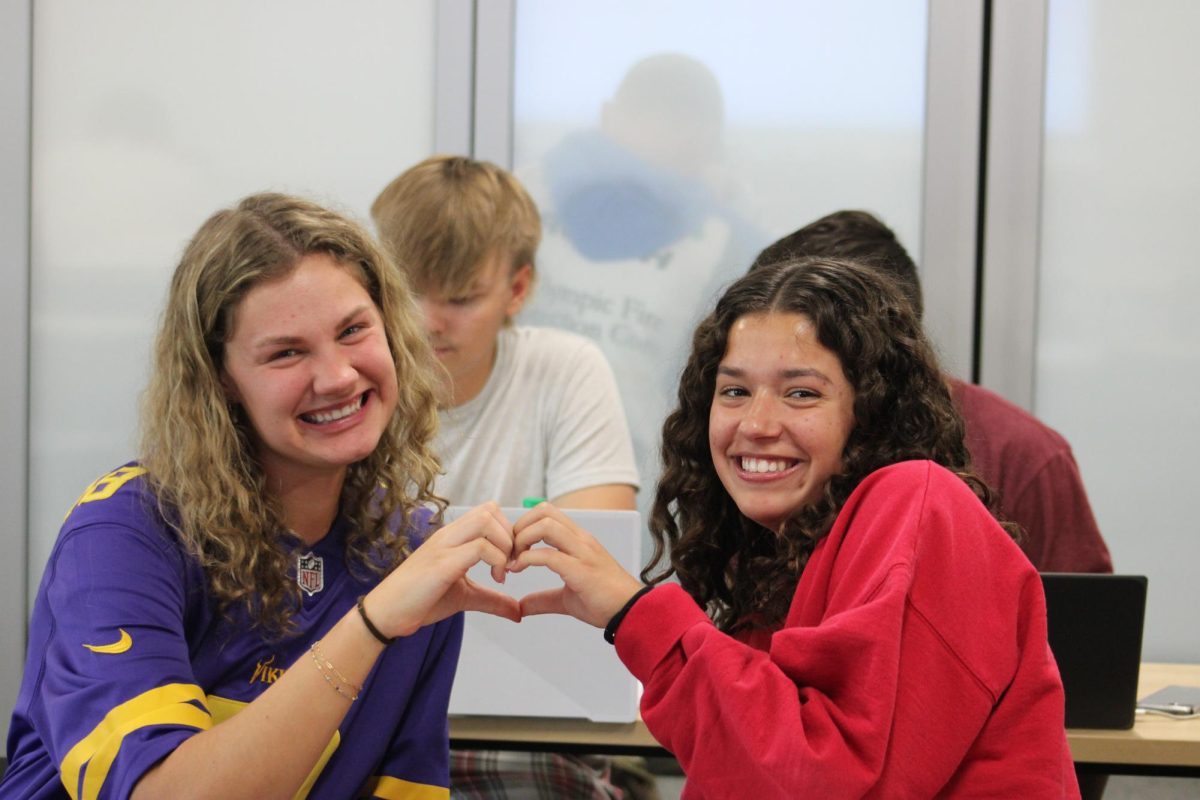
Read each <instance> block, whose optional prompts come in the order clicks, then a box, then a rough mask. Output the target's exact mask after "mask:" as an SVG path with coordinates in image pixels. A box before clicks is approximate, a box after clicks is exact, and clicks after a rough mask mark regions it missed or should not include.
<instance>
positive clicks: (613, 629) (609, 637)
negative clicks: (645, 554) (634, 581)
mask: <svg viewBox="0 0 1200 800" xmlns="http://www.w3.org/2000/svg"><path fill="white" fill-rule="evenodd" d="M653 588H654V586H653V585H651V586H643V587H642V588H641V589H638V591H637V594H635V595H634V596H633V597H631V598H629V602H627V603H626V604H625V605H623V606H621V610H620V611H618V612H617V613H615V614H613V617H612V619H610V620H609V621H608V624H607V625H605V626H604V641H606V642H608V643H609V644H616V643H617V628H619V627H621V621H622V620H624V619H625V615H626V614H628V613H629V609H631V608H633V604H634V603H636V602H637V601H638V600H641V599H642V595H644V594H645V593H646V592H648V591H650V590H651V589H653Z"/></svg>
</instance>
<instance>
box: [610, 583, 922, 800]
mask: <svg viewBox="0 0 1200 800" xmlns="http://www.w3.org/2000/svg"><path fill="white" fill-rule="evenodd" d="M902 584H903V581H902V580H892V581H891V582H890V583H889V584H885V585H883V586H881V587H879V589H878V591H876V592H874V594H873V596H871V597H868V598H864V600H865V602H864V603H863V604H862V605H860V606H858V607H856V608H853V609H849V610H847V611H845V612H843V613H840V614H836V615H834V616H833V617H831V618H829V619H828V620H827V621H826V622H824V623H823V624H822V625H820V626H816V627H797V628H787V629H785V630H783V631H780V632H778V633H776V634H775V635H774V637H772V643H771V648H770V650H769V651H762V650H757V649H755V648H753V647H751V646H749V645H746V644H743V643H741V642H739V641H737V640H735V639H733V638H732V637H730V636H728V635H726V634H724V633H722V632H721V631H719V630H717V628H716V627H715V626H714V625H713V624H712V622H711V621H710V620H709V619H708V617H707V616H705V614H704V613H703V612H702V611H701V610H700V608H699V607H698V606H697V605H696V604H695V602H694V601H693V600H692V599H691V598H690V597H689V596H688V595H687V594H686V593H685V592H684V591H683V589H681V588H680V587H678V586H675V585H666V586H662V587H659V588H657V589H655V590H654V591H652V592H650V593H649V594H648V595H647V596H646V597H644V598H642V600H641V601H639V602H638V603H637V604H636V605H635V606H634V607H633V609H631V611H630V614H629V616H628V617H627V618H626V619H625V622H624V624H623V625H622V626H621V629H620V631H619V633H618V636H617V640H616V644H617V652H618V655H620V657H621V658H622V660H623V661H624V662H625V663H626V665H627V666H628V667H629V669H630V671H631V672H633V674H634V675H635V676H637V677H638V678H639V679H640V680H641V681H642V682H643V684H644V686H645V692H644V694H643V697H642V718H643V720H644V721H645V723H646V726H647V727H648V728H649V729H650V731H651V733H653V734H654V736H655V737H656V738H657V739H658V740H659V741H660V742H661V743H662V744H663V745H664V746H665V747H666V748H667V749H668V750H670V751H671V752H672V753H674V754H675V756H676V758H678V759H679V762H680V764H681V765H682V766H683V769H684V772H685V773H686V774H687V776H688V781H689V784H694V786H695V788H697V789H699V790H700V792H701V794H702V796H704V797H712V798H718V797H804V796H811V797H854V796H860V795H862V794H864V793H865V792H867V791H868V790H869V789H870V787H871V786H873V785H874V784H875V782H876V781H877V780H878V778H879V775H880V773H881V771H882V765H883V760H884V754H885V751H886V744H887V740H888V730H889V728H890V727H891V722H892V716H893V710H894V708H895V687H896V684H897V669H898V661H899V645H898V641H897V637H896V635H894V634H893V635H890V636H889V635H882V636H881V635H879V632H880V630H881V629H882V628H884V627H889V626H890V627H891V628H892V629H893V630H895V631H898V630H899V628H900V622H901V616H902V612H903V608H904V592H903V586H902Z"/></svg>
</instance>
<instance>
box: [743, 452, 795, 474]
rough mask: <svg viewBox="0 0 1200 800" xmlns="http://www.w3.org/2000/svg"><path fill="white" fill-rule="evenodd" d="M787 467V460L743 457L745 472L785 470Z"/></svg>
mask: <svg viewBox="0 0 1200 800" xmlns="http://www.w3.org/2000/svg"><path fill="white" fill-rule="evenodd" d="M787 468H788V462H786V461H778V460H774V459H767V458H746V457H744V456H743V457H742V470H743V471H745V472H783V471H784V470H785V469H787Z"/></svg>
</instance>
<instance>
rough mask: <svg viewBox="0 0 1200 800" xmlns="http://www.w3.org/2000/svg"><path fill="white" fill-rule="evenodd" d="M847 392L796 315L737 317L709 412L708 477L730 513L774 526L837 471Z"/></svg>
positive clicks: (850, 400)
mask: <svg viewBox="0 0 1200 800" xmlns="http://www.w3.org/2000/svg"><path fill="white" fill-rule="evenodd" d="M853 427H854V388H853V387H852V386H851V385H850V383H849V381H847V380H846V376H845V375H844V374H843V372H842V365H841V362H840V361H839V360H838V357H837V356H836V355H835V354H834V353H833V352H832V351H830V350H829V349H827V348H826V347H824V346H823V345H821V343H820V342H818V341H817V335H816V329H815V327H814V326H813V324H812V321H811V320H810V319H809V318H808V317H807V316H805V315H803V314H792V313H763V314H749V315H746V316H744V317H741V318H739V319H738V320H737V321H736V322H734V323H733V326H732V327H731V328H730V330H729V339H728V344H727V345H726V348H725V355H724V356H723V357H722V359H721V363H720V366H719V367H718V370H717V380H716V387H715V391H714V394H713V402H712V407H711V409H710V410H709V417H708V443H709V448H710V449H711V451H712V459H713V465H714V467H715V468H716V472H717V476H718V477H719V478H720V479H721V483H722V484H723V485H724V486H725V490H726V491H727V492H729V495H730V497H732V498H733V501H734V503H736V504H737V507H738V509H739V510H740V511H741V512H742V513H743V514H745V515H746V516H747V517H749V518H750V519H752V520H754V521H755V522H757V523H758V524H760V525H762V526H764V527H766V528H770V529H771V530H774V531H778V530H779V528H780V526H781V525H782V524H783V522H784V520H786V519H787V518H788V517H789V516H790V515H791V514H792V513H794V512H795V511H797V510H798V509H800V508H802V507H804V506H806V505H809V504H811V503H813V502H814V501H815V500H817V499H818V498H819V497H820V495H821V491H822V490H823V488H824V487H825V484H826V483H827V482H828V481H829V479H830V478H831V477H832V476H833V475H835V474H837V473H838V472H839V471H840V470H841V467H842V452H843V450H844V449H845V446H846V440H847V438H848V437H849V436H850V431H851V430H852V429H853Z"/></svg>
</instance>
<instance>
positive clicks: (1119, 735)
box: [450, 664, 1200, 777]
mask: <svg viewBox="0 0 1200 800" xmlns="http://www.w3.org/2000/svg"><path fill="white" fill-rule="evenodd" d="M1170 684H1184V685H1193V686H1200V664H1142V667H1141V673H1140V676H1139V680H1138V697H1144V696H1145V695H1147V694H1149V693H1150V692H1153V691H1155V690H1157V689H1161V688H1162V687H1164V686H1168V685H1170ZM1067 740H1068V742H1069V743H1070V746H1071V755H1072V757H1073V758H1074V759H1075V762H1076V764H1078V765H1080V767H1081V768H1082V769H1085V770H1088V771H1095V772H1107V773H1113V774H1124V775H1181V776H1193V777H1200V719H1188V720H1177V719H1168V718H1166V717H1160V716H1157V715H1151V714H1147V715H1139V716H1138V719H1137V722H1136V723H1134V726H1133V728H1132V729H1131V730H1127V731H1105V730H1085V729H1081V728H1080V729H1071V730H1068V731H1067ZM450 743H451V745H452V746H454V747H462V748H467V749H478V748H491V749H498V748H499V749H508V750H554V751H560V752H574V753H611V754H642V755H652V756H663V755H668V753H667V751H666V750H664V749H662V747H661V746H660V745H659V744H658V742H657V741H655V739H654V737H653V736H651V735H650V731H648V730H646V726H645V725H644V724H642V722H641V720H638V721H637V722H630V723H625V724H620V723H607V722H590V721H588V720H580V719H549V718H540V717H474V716H453V717H451V718H450Z"/></svg>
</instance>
